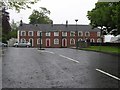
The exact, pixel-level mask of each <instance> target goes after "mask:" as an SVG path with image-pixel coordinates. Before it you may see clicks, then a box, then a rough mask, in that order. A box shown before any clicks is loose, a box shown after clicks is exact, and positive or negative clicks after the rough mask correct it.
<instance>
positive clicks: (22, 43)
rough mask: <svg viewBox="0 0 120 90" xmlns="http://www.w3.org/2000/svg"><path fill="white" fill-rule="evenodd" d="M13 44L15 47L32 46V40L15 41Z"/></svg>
mask: <svg viewBox="0 0 120 90" xmlns="http://www.w3.org/2000/svg"><path fill="white" fill-rule="evenodd" d="M13 46H14V47H31V44H30V42H20V43H18V42H16V43H14V45H13Z"/></svg>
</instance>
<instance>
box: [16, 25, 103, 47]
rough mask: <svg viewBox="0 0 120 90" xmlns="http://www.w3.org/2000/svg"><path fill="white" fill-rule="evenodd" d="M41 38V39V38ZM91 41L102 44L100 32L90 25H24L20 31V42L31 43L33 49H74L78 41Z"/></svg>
mask: <svg viewBox="0 0 120 90" xmlns="http://www.w3.org/2000/svg"><path fill="white" fill-rule="evenodd" d="M40 36H41V38H40ZM87 39H90V42H101V39H100V30H99V29H98V28H95V29H92V27H91V26H90V25H65V24H53V25H51V24H34V25H33V24H22V25H21V26H20V27H19V30H18V41H19V42H26V41H27V42H30V43H31V45H32V47H39V46H40V40H41V45H42V47H44V48H47V47H52V48H59V47H74V46H76V43H77V41H80V40H87Z"/></svg>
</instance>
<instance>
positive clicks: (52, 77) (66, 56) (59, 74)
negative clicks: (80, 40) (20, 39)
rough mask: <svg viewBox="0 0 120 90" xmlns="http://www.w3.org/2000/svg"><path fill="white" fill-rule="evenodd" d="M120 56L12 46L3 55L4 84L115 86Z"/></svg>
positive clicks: (9, 85) (3, 85)
mask: <svg viewBox="0 0 120 90" xmlns="http://www.w3.org/2000/svg"><path fill="white" fill-rule="evenodd" d="M118 59H119V56H115V55H109V54H104V53H98V52H88V51H82V50H75V49H69V48H45V50H38V49H37V48H14V47H9V48H7V49H6V51H5V54H4V55H3V56H2V87H3V88H118V87H119V84H120V83H119V82H120V75H119V74H120V72H119V71H120V70H118V68H119V60H118Z"/></svg>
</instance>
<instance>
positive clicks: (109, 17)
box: [87, 2, 120, 35]
mask: <svg viewBox="0 0 120 90" xmlns="http://www.w3.org/2000/svg"><path fill="white" fill-rule="evenodd" d="M119 10H120V3H119V2H97V3H96V5H95V8H94V9H92V10H91V11H88V15H87V16H88V19H89V20H90V24H91V25H92V26H93V28H95V27H100V28H101V32H103V33H104V31H105V33H106V34H108V33H109V34H110V33H111V34H113V35H118V34H120V29H119V23H118V20H119V18H120V15H119V13H120V12H119ZM114 29H117V31H113V30H114Z"/></svg>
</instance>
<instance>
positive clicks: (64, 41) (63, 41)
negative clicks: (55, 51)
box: [62, 38, 67, 47]
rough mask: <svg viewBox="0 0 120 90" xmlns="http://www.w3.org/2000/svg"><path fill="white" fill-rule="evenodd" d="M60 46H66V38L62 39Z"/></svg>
mask: <svg viewBox="0 0 120 90" xmlns="http://www.w3.org/2000/svg"><path fill="white" fill-rule="evenodd" d="M62 47H67V39H66V38H64V39H62Z"/></svg>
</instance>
